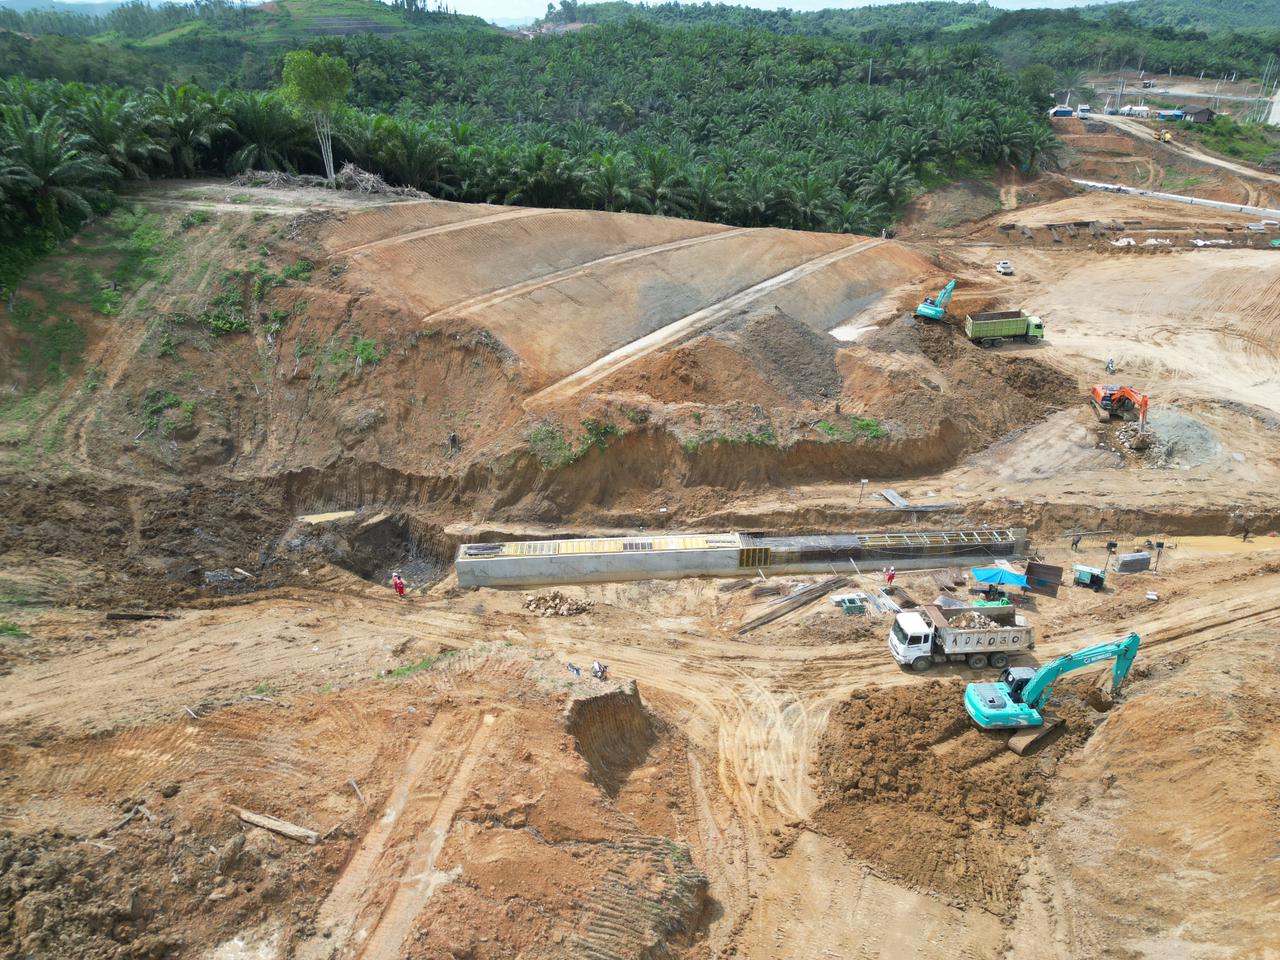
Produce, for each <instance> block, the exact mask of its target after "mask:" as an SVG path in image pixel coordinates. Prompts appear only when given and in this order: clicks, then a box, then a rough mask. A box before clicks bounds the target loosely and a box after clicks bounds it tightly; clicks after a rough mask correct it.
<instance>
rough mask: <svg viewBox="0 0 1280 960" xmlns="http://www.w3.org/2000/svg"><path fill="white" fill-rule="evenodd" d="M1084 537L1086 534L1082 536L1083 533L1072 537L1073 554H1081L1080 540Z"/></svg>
mask: <svg viewBox="0 0 1280 960" xmlns="http://www.w3.org/2000/svg"><path fill="white" fill-rule="evenodd" d="M1083 536H1084V534H1082V533H1077V534H1076V535H1075V536H1074V537H1072V538H1071V552H1072V553H1079V552H1080V538H1081V537H1083Z"/></svg>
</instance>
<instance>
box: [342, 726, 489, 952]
mask: <svg viewBox="0 0 1280 960" xmlns="http://www.w3.org/2000/svg"><path fill="white" fill-rule="evenodd" d="M497 718H498V714H497V713H493V712H486V713H485V714H483V715H482V716H480V717H479V718H477V719H478V722H477V724H476V728H475V730H474V731H473V732H472V734H471V737H470V739H469V740H468V741H467V744H466V746H465V747H463V749H462V753H461V758H460V762H459V764H458V767H457V769H456V772H455V773H454V775H453V778H452V779H451V780H450V782H449V785H448V787H447V788H446V789H445V791H444V793H443V794H442V795H441V797H440V799H439V802H438V803H437V805H436V809H435V813H434V814H433V815H432V817H431V822H430V824H428V826H427V829H426V830H425V831H423V832H422V833H421V834H420V835H419V836H418V838H417V839H416V841H415V843H414V845H413V850H412V852H411V853H410V855H409V857H408V860H407V862H406V864H405V869H404V873H403V874H402V875H401V876H400V878H399V885H398V888H397V890H396V892H395V895H394V896H393V897H392V898H391V902H390V903H389V904H388V905H387V907H386V909H385V910H384V911H383V912H382V913H381V915H380V916H379V918H378V920H377V922H376V925H375V926H374V927H373V930H372V931H371V932H370V934H369V938H368V939H367V940H366V941H365V942H364V944H363V947H362V948H361V949H360V950H359V952H358V953H357V954H356V955H355V956H356V957H358V958H359V960H400V957H402V956H403V952H402V950H401V944H403V943H404V941H405V938H406V937H407V936H408V935H409V931H410V929H411V928H412V927H413V924H414V922H415V921H416V920H417V918H418V915H419V914H420V913H421V912H422V910H423V909H424V908H425V907H426V905H427V901H429V900H430V899H431V896H432V894H434V893H435V892H436V890H437V889H438V888H439V887H441V886H443V885H444V884H446V883H448V882H449V881H450V880H452V879H453V878H454V877H456V876H457V875H458V873H459V872H460V870H461V868H460V867H459V868H455V869H454V870H451V871H440V870H437V869H436V860H437V858H438V857H439V856H440V850H441V848H442V847H443V846H444V841H445V837H447V836H448V834H449V830H450V828H451V827H452V826H453V818H454V816H455V815H456V814H457V812H458V808H459V807H460V806H462V801H463V800H465V799H466V795H467V790H468V788H469V787H470V783H471V775H472V773H473V772H474V771H475V768H476V764H477V763H478V762H479V760H480V754H481V751H482V749H483V747H484V743H485V741H486V740H487V739H488V737H489V734H490V732H491V731H492V729H493V727H494V725H495V721H496V720H497Z"/></svg>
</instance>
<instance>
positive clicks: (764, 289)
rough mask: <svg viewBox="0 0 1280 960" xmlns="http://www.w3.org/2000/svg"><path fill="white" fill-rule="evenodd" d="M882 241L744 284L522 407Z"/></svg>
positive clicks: (552, 397)
mask: <svg viewBox="0 0 1280 960" xmlns="http://www.w3.org/2000/svg"><path fill="white" fill-rule="evenodd" d="M885 242H886V241H885V240H881V239H873V240H864V241H862V242H861V243H856V244H854V245H853V246H850V247H845V248H844V249H842V250H836V251H834V252H832V253H825V254H823V255H822V256H820V257H815V258H814V259H812V260H809V261H807V262H805V263H802V264H800V266H798V267H792V268H791V269H790V270H784V271H783V272H782V273H779V274H776V275H775V276H772V277H769V278H768V279H766V280H762V281H761V282H760V283H757V284H754V285H752V286H750V287H747V288H746V289H745V290H741V291H739V292H738V293H735V294H734V295H733V296H731V297H726V298H725V299H724V300H721V301H719V302H718V303H714V304H712V305H711V306H709V307H703V308H702V309H701V310H698V311H697V312H695V313H691V314H689V315H688V316H686V317H681V318H680V319H679V320H676V321H674V322H673V323H669V324H667V325H666V326H665V327H661V328H659V329H658V330H655V331H654V332H653V333H650V334H648V335H646V336H643V337H640V338H639V339H638V340H633V341H632V342H631V343H629V344H627V345H626V346H624V347H619V348H618V349H617V350H614V351H612V352H611V353H607V354H605V355H604V356H603V357H601V358H600V359H599V360H596V361H595V362H594V363H591V364H588V365H587V366H585V367H583V368H582V369H581V370H579V371H578V372H577V373H572V374H570V375H569V376H567V377H565V378H564V379H563V380H560V381H558V382H557V383H553V384H551V386H549V387H546V388H544V389H542V390H539V391H538V392H537V393H535V394H534V395H533V396H531V397H529V399H528V400H526V401H525V406H526V407H530V406H536V405H538V404H545V403H554V402H556V401H558V400H567V399H569V398H570V397H572V396H574V395H575V394H577V393H578V392H579V391H581V390H583V389H585V388H586V387H589V386H590V385H591V384H593V383H597V382H599V381H600V380H603V379H604V378H605V377H608V376H611V375H613V374H615V373H617V372H618V371H619V370H622V369H623V368H624V367H626V366H628V365H629V364H631V363H634V362H635V361H636V360H638V359H640V358H641V357H644V356H648V355H649V354H651V353H653V352H654V351H656V350H660V349H661V348H663V347H665V346H667V345H669V344H671V343H674V342H676V341H677V340H679V339H681V338H683V337H686V336H689V335H690V334H694V333H697V332H698V331H700V330H703V329H705V328H706V327H709V326H711V325H712V324H713V323H715V322H716V321H718V320H721V319H723V318H724V317H726V316H728V315H729V314H731V313H733V312H734V311H735V310H740V309H742V308H743V307H745V306H747V305H749V304H750V303H752V302H753V301H755V300H758V299H759V298H760V297H762V296H764V295H765V294H766V293H769V292H770V291H771V290H776V289H778V288H779V287H783V286H786V285H787V284H789V283H794V282H795V281H796V280H800V279H802V278H804V277H807V276H809V275H810V274H813V273H816V272H817V271H819V270H822V269H824V268H826V267H829V266H831V265H832V264H833V263H838V262H840V261H841V260H844V259H845V258H847V257H852V256H855V255H856V254H859V253H863V252H865V251H867V250H870V249H871V248H873V247H878V246H879V245H880V244H882V243H885Z"/></svg>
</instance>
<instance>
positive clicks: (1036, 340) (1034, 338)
mask: <svg viewBox="0 0 1280 960" xmlns="http://www.w3.org/2000/svg"><path fill="white" fill-rule="evenodd" d="M1039 342H1040V338H1039V337H1037V336H1036V335H1035V334H1034V333H1028V334H1027V343H1039Z"/></svg>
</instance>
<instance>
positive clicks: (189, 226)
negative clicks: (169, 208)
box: [178, 210, 209, 230]
mask: <svg viewBox="0 0 1280 960" xmlns="http://www.w3.org/2000/svg"><path fill="white" fill-rule="evenodd" d="M208 222H209V214H207V213H205V211H203V210H192V211H191V212H190V213H188V214H187V215H186V216H184V217H183V218H182V219H181V220H179V221H178V226H179V227H181V228H182V229H183V230H194V229H195V228H196V227H203V226H204V225H205V224H206V223H208Z"/></svg>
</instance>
